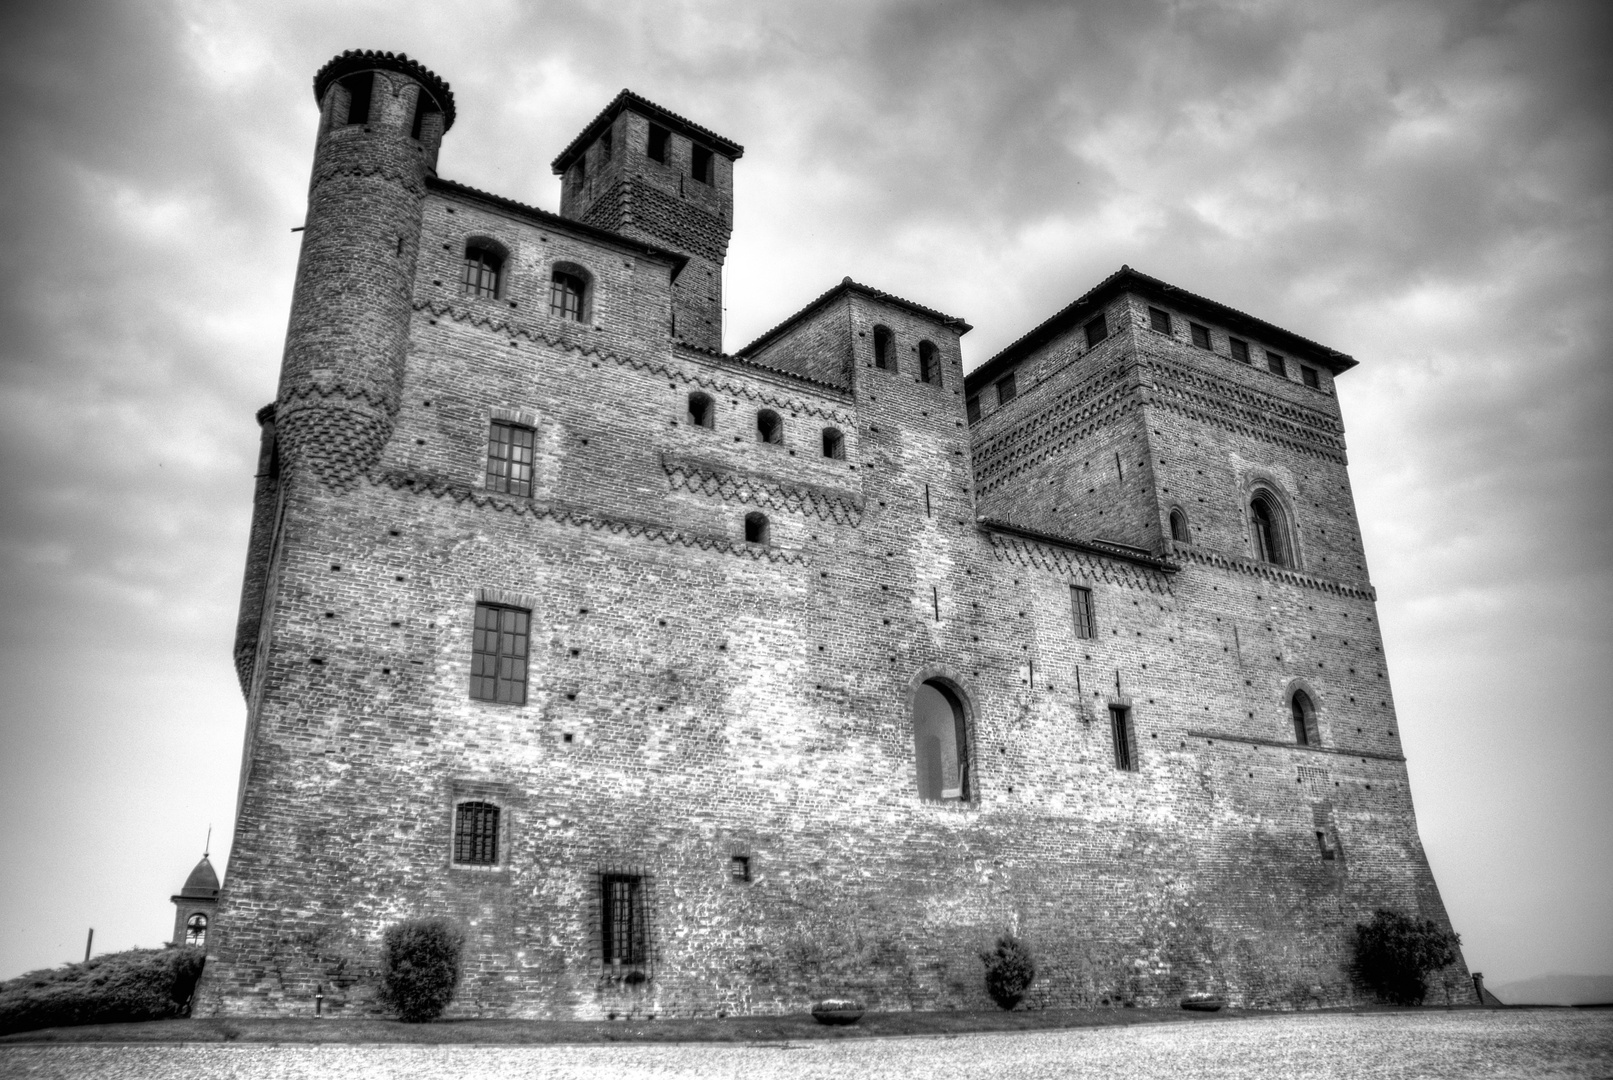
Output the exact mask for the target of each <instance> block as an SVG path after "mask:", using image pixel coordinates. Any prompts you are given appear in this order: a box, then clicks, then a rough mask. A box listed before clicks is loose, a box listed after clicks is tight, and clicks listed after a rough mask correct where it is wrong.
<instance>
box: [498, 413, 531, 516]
mask: <svg viewBox="0 0 1613 1080" xmlns="http://www.w3.org/2000/svg"><path fill="white" fill-rule="evenodd" d="M536 434H537V433H536V432H534V431H533V430H532V429H531V428H529V427H522V426H520V425H519V424H506V423H504V422H503V421H501V420H494V421H493V427H492V429H491V431H489V433H488V436H487V490H489V491H504V492H508V493H509V494H511V495H519V496H521V497H522V498H531V497H532V444H533V440H534V438H535V437H536Z"/></svg>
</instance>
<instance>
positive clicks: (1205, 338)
mask: <svg viewBox="0 0 1613 1080" xmlns="http://www.w3.org/2000/svg"><path fill="white" fill-rule="evenodd" d="M1187 325H1188V326H1190V327H1192V329H1193V344H1195V345H1197V346H1198V347H1199V348H1201V349H1208V348H1209V347H1210V328H1209V327H1208V326H1200V325H1199V324H1198V323H1188V324H1187Z"/></svg>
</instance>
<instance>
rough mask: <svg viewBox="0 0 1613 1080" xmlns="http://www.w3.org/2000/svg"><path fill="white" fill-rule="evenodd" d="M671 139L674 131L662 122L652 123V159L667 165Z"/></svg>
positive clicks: (650, 148)
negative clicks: (669, 129)
mask: <svg viewBox="0 0 1613 1080" xmlns="http://www.w3.org/2000/svg"><path fill="white" fill-rule="evenodd" d="M671 141H672V132H670V131H668V130H667V129H666V128H664V127H662V126H661V125H660V124H651V125H650V144H649V153H650V160H652V161H659V162H660V163H661V164H663V165H665V164H666V157H667V154H666V151H667V143H669V142H671Z"/></svg>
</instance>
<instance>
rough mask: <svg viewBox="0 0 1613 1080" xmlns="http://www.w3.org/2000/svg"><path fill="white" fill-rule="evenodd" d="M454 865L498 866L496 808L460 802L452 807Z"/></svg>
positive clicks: (488, 804)
mask: <svg viewBox="0 0 1613 1080" xmlns="http://www.w3.org/2000/svg"><path fill="white" fill-rule="evenodd" d="M454 862H456V863H459V864H460V865H462V866H497V865H498V807H496V806H494V805H493V804H492V803H486V802H462V803H460V804H459V805H457V806H455V807H454Z"/></svg>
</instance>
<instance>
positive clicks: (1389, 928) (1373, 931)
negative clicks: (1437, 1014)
mask: <svg viewBox="0 0 1613 1080" xmlns="http://www.w3.org/2000/svg"><path fill="white" fill-rule="evenodd" d="M1461 943H1462V938H1461V935H1460V934H1458V933H1456V931H1454V930H1442V929H1441V928H1440V927H1439V925H1438V924H1437V923H1435V922H1434V920H1432V919H1423V920H1422V921H1421V922H1419V921H1418V920H1416V919H1413V918H1411V917H1410V916H1409V915H1405V914H1403V913H1402V912H1399V911H1394V910H1392V909H1390V908H1379V909H1378V910H1377V911H1376V912H1374V913H1373V916H1372V921H1371V922H1370V923H1356V924H1355V977H1356V981H1357V982H1359V983H1360V984H1361V985H1362V986H1364V987H1366V988H1367V989H1368V990H1371V991H1372V992H1373V993H1374V994H1376V995H1377V997H1378V999H1379V1000H1380V1001H1387V1002H1390V1003H1392V1004H1395V1005H1421V1004H1422V1003H1423V998H1424V997H1426V996H1427V993H1428V976H1429V975H1432V974H1433V973H1434V972H1436V971H1438V970H1440V969H1441V968H1443V967H1446V966H1448V965H1450V964H1454V963H1456V957H1457V952H1456V948H1457V946H1458V945H1460V944H1461Z"/></svg>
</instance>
